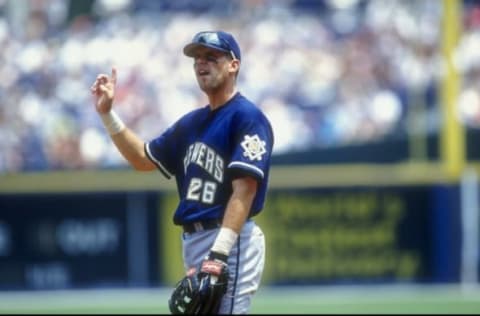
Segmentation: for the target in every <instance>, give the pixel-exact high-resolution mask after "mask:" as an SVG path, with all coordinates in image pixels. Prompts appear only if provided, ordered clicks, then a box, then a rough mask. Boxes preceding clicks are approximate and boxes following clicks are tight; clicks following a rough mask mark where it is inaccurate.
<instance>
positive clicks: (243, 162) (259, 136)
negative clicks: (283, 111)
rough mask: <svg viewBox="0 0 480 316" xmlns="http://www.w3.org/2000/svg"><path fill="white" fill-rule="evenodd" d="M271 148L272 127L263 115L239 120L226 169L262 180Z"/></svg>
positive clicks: (266, 170) (265, 172)
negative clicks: (231, 153)
mask: <svg viewBox="0 0 480 316" xmlns="http://www.w3.org/2000/svg"><path fill="white" fill-rule="evenodd" d="M272 148H273V133H272V128H271V126H270V123H269V122H268V120H267V119H266V118H265V117H264V116H257V118H256V119H254V118H247V119H244V120H240V125H239V126H238V131H237V132H236V135H235V143H234V150H233V155H232V159H231V162H230V163H229V164H228V169H229V170H230V171H231V172H232V173H234V174H238V173H240V174H246V175H250V176H253V177H254V178H256V179H257V180H259V181H262V180H263V179H264V178H265V176H266V174H267V172H268V169H269V166H270V157H271V153H272Z"/></svg>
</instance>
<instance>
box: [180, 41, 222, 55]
mask: <svg viewBox="0 0 480 316" xmlns="http://www.w3.org/2000/svg"><path fill="white" fill-rule="evenodd" d="M200 47H208V48H211V49H215V50H218V51H221V52H224V53H229V51H228V50H225V49H222V48H219V47H217V46H213V45H208V44H205V43H190V44H187V45H185V47H184V48H183V53H184V54H185V55H186V56H188V57H194V56H195V51H196V50H197V49H198V48H200Z"/></svg>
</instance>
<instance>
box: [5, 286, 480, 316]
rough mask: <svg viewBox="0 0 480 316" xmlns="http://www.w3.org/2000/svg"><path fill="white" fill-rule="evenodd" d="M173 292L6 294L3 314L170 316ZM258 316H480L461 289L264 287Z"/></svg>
mask: <svg viewBox="0 0 480 316" xmlns="http://www.w3.org/2000/svg"><path fill="white" fill-rule="evenodd" d="M169 294H170V289H166V288H160V289H153V290H144V289H135V290H72V291H37V292H0V314H60V313H62V314H64V313H65V314H168V313H169V312H168V307H167V304H166V302H167V299H168V296H169ZM251 313H253V314H479V313H480V289H479V288H478V287H472V288H467V289H466V288H461V287H458V286H441V287H440V286H367V287H365V286H363V287H360V286H345V287H339V286H334V287H332V286H330V287H329V286H324V287H302V286H298V287H282V288H278V287H264V288H261V290H259V292H258V294H257V296H256V297H255V300H254V302H253V305H252V310H251Z"/></svg>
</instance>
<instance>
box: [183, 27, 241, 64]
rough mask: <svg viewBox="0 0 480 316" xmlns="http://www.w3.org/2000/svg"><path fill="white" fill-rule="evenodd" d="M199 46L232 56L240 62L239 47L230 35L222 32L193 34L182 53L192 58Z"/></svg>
mask: <svg viewBox="0 0 480 316" xmlns="http://www.w3.org/2000/svg"><path fill="white" fill-rule="evenodd" d="M199 46H204V47H210V48H213V49H216V50H219V51H222V52H225V53H228V54H230V55H232V57H233V58H234V59H238V60H241V53H240V47H239V46H238V44H237V41H236V40H235V38H233V36H232V34H230V33H227V32H224V31H205V32H199V33H197V34H195V36H194V37H193V39H192V42H191V43H189V44H187V45H185V47H184V48H183V53H184V54H185V55H187V56H188V57H194V52H195V50H196V49H197V48H198V47H199Z"/></svg>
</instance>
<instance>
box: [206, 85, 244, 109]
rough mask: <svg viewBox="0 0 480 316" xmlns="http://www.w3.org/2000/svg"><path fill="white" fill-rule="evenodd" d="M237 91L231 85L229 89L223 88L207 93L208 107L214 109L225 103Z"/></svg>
mask: <svg viewBox="0 0 480 316" xmlns="http://www.w3.org/2000/svg"><path fill="white" fill-rule="evenodd" d="M235 93H237V89H235V87H232V88H231V89H224V90H220V91H217V92H212V93H209V94H208V102H209V104H210V109H211V110H215V109H218V108H219V107H221V106H223V105H224V104H225V103H227V102H228V101H229V100H230V99H231V98H233V96H234V95H235Z"/></svg>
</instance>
